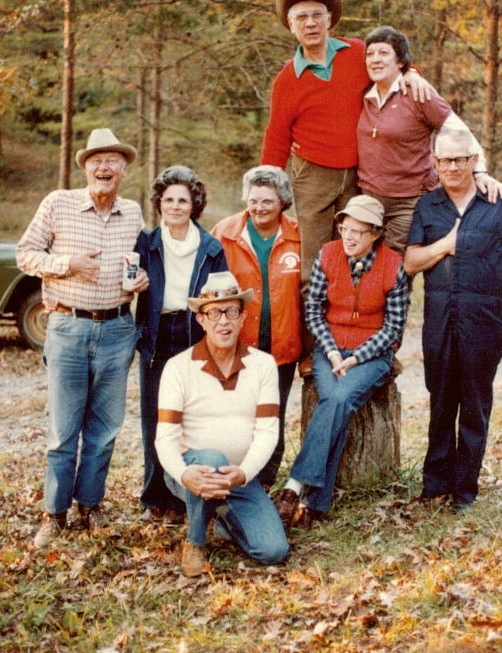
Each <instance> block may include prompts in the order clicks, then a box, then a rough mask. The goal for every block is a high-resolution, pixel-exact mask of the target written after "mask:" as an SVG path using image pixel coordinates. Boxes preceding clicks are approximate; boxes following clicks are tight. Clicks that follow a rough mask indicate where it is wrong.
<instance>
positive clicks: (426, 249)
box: [404, 238, 450, 276]
mask: <svg viewBox="0 0 502 653" xmlns="http://www.w3.org/2000/svg"><path fill="white" fill-rule="evenodd" d="M449 253H450V247H449V246H447V243H446V239H445V238H440V239H439V240H437V241H436V242H435V243H432V244H431V245H423V246H422V245H410V246H409V247H408V248H407V250H406V253H405V255H404V269H405V271H406V273H407V274H409V275H410V276H413V275H415V274H418V273H419V272H423V271H424V270H428V269H429V268H432V267H433V266H434V265H436V263H438V262H439V261H441V259H443V258H444V257H445V256H447V255H448V254H449Z"/></svg>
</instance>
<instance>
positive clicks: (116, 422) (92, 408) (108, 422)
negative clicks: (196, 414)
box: [17, 129, 148, 547]
mask: <svg viewBox="0 0 502 653" xmlns="http://www.w3.org/2000/svg"><path fill="white" fill-rule="evenodd" d="M135 156H136V150H135V149H134V147H132V145H128V144H125V143H121V142H120V141H119V140H118V139H117V138H116V136H115V135H114V134H113V132H112V131H111V130H110V129H94V130H93V131H92V133H91V135H90V136H89V140H88V142H87V147H86V148H85V149H81V150H79V151H78V152H77V155H76V161H77V165H78V166H79V167H80V168H82V169H83V170H84V172H85V176H86V179H87V187H86V188H82V189H76V190H56V191H53V192H52V193H50V194H49V195H48V196H47V197H46V198H45V199H44V200H43V201H42V203H41V204H40V207H39V208H38V210H37V212H36V214H35V217H34V218H33V220H32V222H31V224H30V226H29V227H28V229H27V230H26V232H25V234H24V235H23V237H22V238H21V241H20V242H19V245H18V248H17V262H18V266H19V267H20V268H21V269H22V270H23V271H24V272H26V274H29V275H33V276H38V277H42V279H43V282H42V297H43V301H44V304H45V307H46V311H47V314H48V321H47V337H46V341H45V347H44V361H45V363H46V366H47V373H48V389H49V394H48V402H49V426H50V428H49V441H48V449H47V471H46V482H45V507H46V513H45V515H44V519H43V522H42V525H41V528H40V529H39V531H38V532H37V534H36V536H35V542H34V544H35V546H36V547H42V546H46V545H47V544H48V543H49V542H51V540H53V539H54V538H55V537H57V536H58V535H59V534H60V532H61V530H62V529H63V528H64V527H65V526H66V516H67V512H68V510H69V509H70V508H71V506H72V502H73V500H75V501H76V502H77V504H78V515H79V517H80V520H81V523H82V525H83V526H84V527H85V528H89V529H93V528H95V527H96V525H97V523H98V520H99V518H100V514H99V504H100V503H101V501H102V500H103V497H104V492H105V481H106V476H107V473H108V467H109V464H110V459H111V456H112V452H113V447H114V443H115V438H116V436H117V434H118V432H119V430H120V427H121V426H122V421H123V418H124V411H125V395H126V384H127V374H128V371H129V367H130V364H131V361H132V358H133V354H134V348H135V345H136V329H135V326H134V322H133V318H132V316H131V311H130V305H131V301H132V299H133V294H134V292H142V291H144V290H146V288H147V287H148V277H147V275H146V274H145V273H142V272H140V274H139V275H138V278H137V279H136V281H135V283H134V285H133V286H132V289H128V290H124V289H123V288H122V268H123V261H124V254H127V253H128V252H130V251H132V250H133V248H134V246H135V244H136V239H137V237H138V234H139V232H140V231H141V228H142V226H143V218H142V215H141V209H140V207H139V205H138V204H137V203H136V202H133V201H131V200H126V199H123V198H122V197H119V195H118V189H119V186H120V184H121V182H122V180H123V179H124V176H125V174H126V172H127V167H128V165H129V164H130V163H132V162H133V161H134V159H135ZM101 521H102V519H101Z"/></svg>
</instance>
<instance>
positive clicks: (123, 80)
mask: <svg viewBox="0 0 502 653" xmlns="http://www.w3.org/2000/svg"><path fill="white" fill-rule="evenodd" d="M444 5H446V6H447V8H448V12H447V21H448V25H447V27H448V31H447V35H446V41H445V45H444V57H443V59H444V61H443V62H442V65H443V88H442V93H443V95H444V96H445V97H446V99H447V100H449V101H450V102H451V103H452V104H453V105H454V108H455V109H456V110H457V112H458V113H460V115H461V116H462V117H463V118H464V119H465V120H466V121H467V122H468V124H469V125H470V126H471V128H473V131H474V132H475V133H476V135H477V136H480V125H481V119H480V117H481V112H482V109H483V106H482V104H483V99H484V98H483V96H482V95H481V93H480V88H481V82H482V77H483V65H482V62H481V61H480V59H478V58H475V57H474V56H473V54H472V52H479V53H482V52H483V48H484V36H485V34H484V24H483V8H484V3H483V2H482V0H477V1H476V2H474V3H467V2H466V1H465V0H455V2H453V0H451V1H449V2H445V0H435V2H433V3H430V4H427V3H425V4H424V3H423V2H417V1H416V0H414V1H412V2H405V1H404V0H392V1H386V2H383V1H382V0H371V1H368V2H364V3H361V2H357V1H356V0H345V2H344V5H343V7H344V12H343V16H342V20H341V22H340V24H339V26H338V28H337V33H339V34H342V35H346V36H359V37H361V38H364V36H365V35H366V34H367V33H368V32H369V31H370V30H371V29H373V28H374V27H376V26H377V25H379V24H391V25H394V26H396V27H398V28H400V29H403V30H404V31H405V32H406V33H407V34H408V36H409V37H410V40H411V43H412V50H413V59H414V61H415V62H416V63H417V64H418V65H419V66H420V67H421V68H422V70H423V72H424V74H425V75H426V76H427V77H428V78H432V77H433V75H434V72H435V68H434V66H435V63H436V62H435V61H434V38H433V34H434V28H435V21H436V18H437V16H438V13H437V12H438V11H439V10H440V9H441V8H442V7H443V6H444ZM75 8H76V11H75V37H76V38H75V40H76V68H75V109H74V111H75V113H74V116H73V127H74V149H75V150H76V149H77V148H78V147H80V146H81V144H82V142H83V141H85V138H86V137H87V135H88V133H89V131H90V129H92V128H94V127H96V126H100V125H105V124H106V125H109V126H111V127H112V128H113V129H114V130H115V131H116V132H117V134H118V135H119V136H120V137H121V138H123V139H126V138H127V139H128V140H129V141H130V142H132V143H134V144H137V143H139V142H140V140H141V129H143V130H145V134H146V142H147V147H148V125H149V121H150V114H149V111H150V103H151V93H152V71H153V70H154V69H155V68H156V67H158V68H160V69H161V70H162V85H161V96H162V111H161V118H160V124H159V129H160V162H159V166H161V167H163V166H164V165H167V164H168V163H169V162H171V161H177V162H179V163H185V164H187V165H191V166H193V167H194V168H196V169H197V171H198V172H199V174H200V175H201V176H202V178H203V179H204V180H205V181H206V182H207V184H208V186H209V188H210V196H211V198H212V202H214V204H210V206H209V218H210V219H213V217H212V214H213V215H214V214H217V216H218V217H221V216H223V215H226V214H229V213H230V212H233V211H234V210H236V209H238V208H239V207H240V199H239V198H240V179H241V175H242V173H243V172H244V171H245V170H246V169H247V168H248V167H250V166H251V165H255V164H256V163H257V162H258V160H259V155H260V147H261V139H262V135H263V129H264V127H265V124H266V120H267V115H268V99H269V92H270V86H271V83H272V79H273V78H274V76H275V75H276V73H277V71H278V70H279V69H280V67H281V66H282V65H283V63H284V62H285V61H286V60H287V59H288V58H290V57H291V56H292V54H293V52H294V48H295V41H294V38H293V37H292V35H291V34H290V33H289V32H288V31H287V30H285V29H284V28H283V27H282V26H281V25H280V24H279V22H278V21H277V19H276V17H275V12H274V8H273V3H271V2H265V1H264V0H261V1H260V0H258V1H251V0H239V1H235V0H210V1H207V0H204V1H203V0H185V1H183V2H182V1H180V0H162V1H155V2H154V1H153V0H147V1H145V2H139V1H138V0H115V1H113V2H106V3H103V2H99V1H98V0H79V2H78V3H75ZM62 17H63V16H62V8H61V3H60V1H59V0H46V1H44V2H23V3H19V2H15V1H14V0H7V1H5V2H4V3H3V6H2V9H1V10H0V32H1V33H2V39H1V40H0V81H2V82H3V80H5V83H2V84H0V113H3V114H4V117H3V120H2V126H1V128H0V171H1V172H2V177H3V178H4V179H5V180H6V181H7V183H8V182H9V179H10V175H11V174H12V175H14V176H15V177H16V178H19V177H23V176H24V175H23V172H22V171H19V170H17V166H18V165H19V164H20V162H19V161H18V160H17V159H12V158H9V157H10V154H9V153H10V152H12V151H13V149H15V142H14V143H11V142H9V141H11V140H12V139H13V138H14V137H15V138H17V139H20V140H21V141H25V140H32V141H34V143H35V144H36V146H37V147H38V143H39V142H40V141H39V137H40V136H41V137H42V140H41V143H42V147H44V146H45V145H44V144H45V143H51V144H54V145H57V143H58V142H59V131H60V122H61V92H62V89H61V76H62V65H63V60H62V56H63V52H62V46H63V35H62ZM142 86H143V89H144V94H143V99H144V101H145V109H144V113H143V115H142V116H141V117H140V116H139V115H138V111H137V106H138V101H139V97H140V94H139V89H140V88H141V87H142ZM36 158H37V159H38V157H36ZM40 158H41V160H42V161H45V157H44V155H43V152H42V153H41V157H40ZM21 165H22V163H21ZM44 165H45V164H44ZM56 166H57V162H56ZM130 175H131V177H133V179H128V186H127V190H132V191H133V197H134V198H135V199H138V200H141V198H142V197H144V196H145V195H146V194H147V193H148V184H149V179H148V172H147V163H146V159H145V163H144V164H143V166H142V165H141V164H139V166H138V165H137V167H136V169H135V170H132V169H131V173H130ZM80 180H81V177H80V176H79V175H77V174H74V175H73V181H72V183H73V185H74V186H77V185H79V184H80V183H81V181H80ZM46 191H47V188H46V187H44V188H41V189H38V192H39V196H40V197H42V196H43V195H44V194H45V192H46ZM10 204H12V202H11V203H10ZM10 204H9V206H10ZM6 210H9V213H7V214H6V213H5V211H6ZM27 210H28V212H29V213H31V207H27ZM2 213H3V216H4V218H5V220H6V222H7V223H9V224H11V223H12V222H13V221H15V220H17V217H14V216H12V215H11V213H10V209H9V208H8V207H7V206H4V205H2Z"/></svg>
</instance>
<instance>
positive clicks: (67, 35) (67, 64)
mask: <svg viewBox="0 0 502 653" xmlns="http://www.w3.org/2000/svg"><path fill="white" fill-rule="evenodd" d="M63 10H64V68H63V102H62V111H61V113H62V115H61V148H60V156H59V188H70V180H71V162H72V150H73V88H74V71H75V33H74V20H73V19H74V8H73V2H72V0H63Z"/></svg>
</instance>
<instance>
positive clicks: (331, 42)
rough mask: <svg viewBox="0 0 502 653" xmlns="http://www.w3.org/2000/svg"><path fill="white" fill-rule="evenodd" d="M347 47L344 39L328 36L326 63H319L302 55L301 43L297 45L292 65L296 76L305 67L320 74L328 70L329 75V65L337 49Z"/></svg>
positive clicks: (298, 75)
mask: <svg viewBox="0 0 502 653" xmlns="http://www.w3.org/2000/svg"><path fill="white" fill-rule="evenodd" d="M348 47H350V46H349V44H348V43H345V41H340V39H335V38H333V37H331V36H329V37H328V49H327V52H326V63H325V64H320V63H313V62H312V61H308V59H305V57H304V56H303V48H302V46H301V45H299V46H298V47H297V48H296V53H295V56H294V58H293V65H294V68H295V74H296V76H297V77H301V75H302V74H303V73H304V72H305V70H306V69H307V68H310V69H311V70H312V71H313V72H318V73H321V74H322V73H323V72H324V74H326V73H327V72H329V76H331V66H332V64H333V59H334V57H335V54H336V53H337V52H338V50H343V49H344V48H348ZM328 79H329V77H328Z"/></svg>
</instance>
